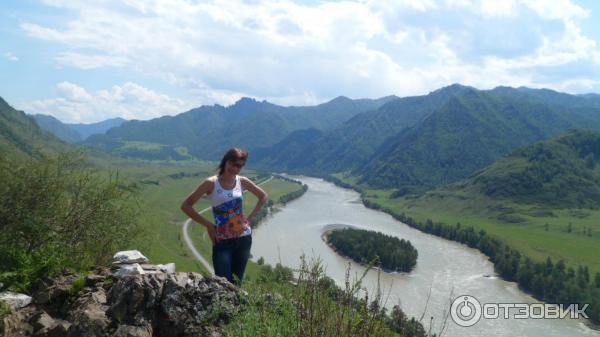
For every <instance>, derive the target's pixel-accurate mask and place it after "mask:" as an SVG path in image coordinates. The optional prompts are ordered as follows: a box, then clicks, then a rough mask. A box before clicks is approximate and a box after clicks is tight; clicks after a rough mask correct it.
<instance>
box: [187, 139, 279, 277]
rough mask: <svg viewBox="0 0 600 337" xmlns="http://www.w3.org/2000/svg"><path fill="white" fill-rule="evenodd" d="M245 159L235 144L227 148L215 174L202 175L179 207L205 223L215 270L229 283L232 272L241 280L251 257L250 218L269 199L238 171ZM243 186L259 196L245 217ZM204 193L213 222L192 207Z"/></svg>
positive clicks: (199, 221)
mask: <svg viewBox="0 0 600 337" xmlns="http://www.w3.org/2000/svg"><path fill="white" fill-rule="evenodd" d="M247 159H248V153H247V152H246V151H243V150H240V149H237V148H233V149H230V150H229V151H227V152H226V153H225V155H224V156H223V159H221V163H220V164H219V169H218V174H217V175H214V176H211V177H208V178H206V179H204V181H202V183H201V184H200V186H198V188H196V190H195V191H194V192H192V194H190V195H189V196H188V197H187V199H185V200H184V201H183V203H182V204H181V210H182V211H183V212H184V213H185V214H187V216H189V217H190V218H191V219H193V220H194V221H196V222H197V223H199V224H201V225H204V226H205V227H206V230H207V232H208V235H209V236H210V239H211V241H212V243H213V251H212V255H213V256H212V260H213V266H214V268H215V274H216V275H217V276H222V277H225V278H227V279H228V280H229V282H232V283H233V282H234V279H233V275H235V276H236V277H237V280H236V281H237V282H238V284H241V283H242V279H243V277H244V270H245V269H246V263H247V262H248V258H249V257H250V247H251V245H252V228H251V227H250V220H251V219H252V218H254V217H255V216H256V215H257V214H258V212H259V211H260V209H261V208H262V207H263V205H264V204H265V203H266V202H267V200H268V196H267V193H265V191H263V190H262V189H261V188H260V187H258V186H257V185H256V184H254V183H253V182H252V180H250V179H248V178H246V177H244V176H240V175H239V173H240V171H241V170H242V167H244V165H245V164H246V160H247ZM243 190H248V191H250V193H252V194H254V195H255V196H256V198H257V199H258V202H257V203H256V206H254V209H253V210H252V213H250V215H248V217H246V216H244V211H243V209H242V200H243V193H242V192H243ZM204 195H206V196H207V198H208V200H209V201H210V203H211V205H212V211H213V215H214V219H215V222H214V223H212V222H210V221H209V220H207V219H206V218H204V217H203V216H202V215H200V214H199V213H198V212H196V210H194V207H193V206H194V204H195V203H196V202H197V201H198V200H199V199H200V198H201V197H202V196H204Z"/></svg>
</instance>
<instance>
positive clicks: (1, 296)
mask: <svg viewBox="0 0 600 337" xmlns="http://www.w3.org/2000/svg"><path fill="white" fill-rule="evenodd" d="M31 301H32V298H31V296H27V295H25V294H19V293H13V292H10V291H6V292H2V293H0V302H5V303H6V304H8V306H9V307H10V308H11V309H12V310H16V309H21V308H23V307H25V306H28V305H29V303H31Z"/></svg>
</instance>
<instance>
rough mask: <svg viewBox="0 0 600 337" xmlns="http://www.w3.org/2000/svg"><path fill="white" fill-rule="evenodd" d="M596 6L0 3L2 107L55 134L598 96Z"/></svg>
mask: <svg viewBox="0 0 600 337" xmlns="http://www.w3.org/2000/svg"><path fill="white" fill-rule="evenodd" d="M599 43H600V2H598V1H594V0H579V1H578V0H573V1H570V0H522V1H518V0H482V1H468V0H446V1H442V0H440V1H433V0H409V1H405V0H390V1H387V0H379V1H369V0H361V1H324V2H320V1H312V0H311V1H291V0H281V1H271V0H265V1H262V0H247V1H241V0H224V1H221V0H215V1H193V0H118V1H117V0H114V1H113V0H95V1H72V0H40V1H33V0H5V1H2V2H1V3H0V75H1V80H0V97H2V98H4V99H5V100H6V101H7V102H8V103H9V104H11V105H12V106H14V107H15V108H17V109H20V110H24V111H25V112H27V113H29V114H36V113H40V114H48V115H52V116H54V117H56V118H58V119H60V120H61V121H63V122H69V123H80V122H81V123H91V122H97V121H101V120H105V119H107V118H113V117H123V118H126V119H140V120H147V119H151V118H156V117H159V116H163V115H175V114H177V113H181V112H184V111H187V110H189V109H191V108H194V107H198V106H201V105H212V104H221V105H225V106H227V105H230V104H233V103H234V102H235V101H237V100H238V99H239V98H241V97H252V98H255V99H257V100H267V101H269V102H272V103H276V104H280V105H286V106H288V105H314V104H319V103H322V102H325V101H328V100H331V99H333V98H335V97H337V96H340V95H344V96H347V97H350V98H378V97H382V96H387V95H397V96H401V97H402V96H413V95H424V94H427V93H429V92H431V91H433V90H436V89H438V88H441V87H443V86H447V85H450V84H453V83H460V84H463V85H469V86H473V87H476V88H478V89H491V88H494V87H496V86H500V85H503V86H512V87H519V86H527V87H532V88H550V89H554V90H557V91H561V92H568V93H573V94H581V93H590V92H594V93H600V45H599Z"/></svg>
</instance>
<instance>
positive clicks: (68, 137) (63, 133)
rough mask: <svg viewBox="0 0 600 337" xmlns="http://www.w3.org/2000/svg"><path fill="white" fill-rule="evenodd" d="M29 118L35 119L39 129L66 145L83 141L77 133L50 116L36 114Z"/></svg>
mask: <svg viewBox="0 0 600 337" xmlns="http://www.w3.org/2000/svg"><path fill="white" fill-rule="evenodd" d="M31 117H33V118H34V119H35V122H36V123H37V125H39V126H40V128H42V129H44V130H46V131H48V132H50V133H51V134H53V135H55V136H56V137H58V138H60V139H61V140H63V141H65V142H67V143H76V142H79V141H81V140H83V137H82V136H81V134H80V133H79V132H77V131H75V130H73V129H72V128H70V127H69V126H68V125H66V124H64V123H63V122H61V121H59V120H58V119H56V118H54V117H52V116H50V115H40V114H36V115H32V116H31Z"/></svg>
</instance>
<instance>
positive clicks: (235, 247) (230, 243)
mask: <svg viewBox="0 0 600 337" xmlns="http://www.w3.org/2000/svg"><path fill="white" fill-rule="evenodd" d="M251 246H252V235H246V236H242V237H239V238H234V239H228V240H222V241H218V242H217V243H216V244H215V245H214V246H213V252H212V259H213V267H214V268H215V275H217V276H222V277H225V278H226V279H227V280H229V282H231V283H234V279H233V275H235V276H236V277H237V281H238V283H237V284H238V285H241V284H242V280H243V279H244V271H245V270H246V264H247V263H248V259H249V258H250V247H251Z"/></svg>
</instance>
